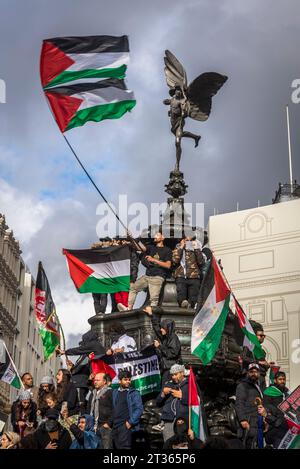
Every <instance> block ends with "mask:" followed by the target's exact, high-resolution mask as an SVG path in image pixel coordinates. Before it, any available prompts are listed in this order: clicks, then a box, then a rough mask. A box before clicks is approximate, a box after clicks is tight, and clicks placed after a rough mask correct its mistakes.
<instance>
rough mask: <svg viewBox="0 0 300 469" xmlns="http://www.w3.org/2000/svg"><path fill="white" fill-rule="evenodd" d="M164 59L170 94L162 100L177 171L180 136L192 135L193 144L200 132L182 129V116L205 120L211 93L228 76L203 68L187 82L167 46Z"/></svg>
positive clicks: (214, 92)
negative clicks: (173, 147) (169, 121)
mask: <svg viewBox="0 0 300 469" xmlns="http://www.w3.org/2000/svg"><path fill="white" fill-rule="evenodd" d="M164 62H165V75H166V80H167V85H168V86H169V88H170V90H169V95H170V96H171V98H170V99H165V100H164V101H163V103H164V104H166V105H169V106H170V109H169V112H168V114H169V116H170V120H171V132H172V133H173V134H174V135H175V146H176V166H175V172H179V163H180V159H181V153H182V148H181V139H182V138H184V137H186V138H192V139H194V141H195V147H197V146H198V144H199V140H200V138H201V137H200V135H196V134H193V133H192V132H188V131H186V130H184V126H185V119H186V118H187V117H191V118H192V119H195V120H197V121H202V122H203V121H206V120H207V119H208V117H209V115H210V111H211V104H212V97H213V96H214V95H215V94H216V93H217V92H218V91H219V89H220V88H221V87H222V86H223V85H224V83H225V82H226V80H227V78H228V77H226V76H225V75H221V74H220V73H215V72H206V73H202V74H201V75H199V76H198V77H197V78H195V80H193V81H192V82H191V83H190V84H189V85H188V82H187V76H186V72H185V69H184V68H183V66H182V65H181V63H180V62H179V60H178V59H177V58H176V57H175V55H174V54H172V53H171V52H170V51H169V50H166V51H165V57H164Z"/></svg>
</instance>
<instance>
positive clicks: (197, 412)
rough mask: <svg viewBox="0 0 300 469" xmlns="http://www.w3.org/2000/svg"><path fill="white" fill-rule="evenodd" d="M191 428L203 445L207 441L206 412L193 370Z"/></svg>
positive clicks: (190, 382)
mask: <svg viewBox="0 0 300 469" xmlns="http://www.w3.org/2000/svg"><path fill="white" fill-rule="evenodd" d="M189 428H191V429H192V430H193V432H194V434H195V436H196V438H199V439H200V440H201V441H202V442H203V443H204V442H205V441H206V438H207V429H206V421H205V411H204V407H203V403H202V399H201V398H200V393H199V392H198V388H197V383H196V379H195V375H194V373H193V370H192V368H190V375H189Z"/></svg>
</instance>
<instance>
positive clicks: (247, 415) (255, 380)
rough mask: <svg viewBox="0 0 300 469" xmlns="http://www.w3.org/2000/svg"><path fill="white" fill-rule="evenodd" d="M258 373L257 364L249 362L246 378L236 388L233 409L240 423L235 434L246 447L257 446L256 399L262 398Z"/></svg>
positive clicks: (257, 420) (257, 415)
mask: <svg viewBox="0 0 300 469" xmlns="http://www.w3.org/2000/svg"><path fill="white" fill-rule="evenodd" d="M259 374H260V371H259V365H258V364H256V363H251V364H250V365H249V367H248V373H247V376H246V378H243V379H242V380H241V382H240V383H239V384H238V386H237V388H236V401H235V409H236V414H237V418H238V421H239V424H240V427H239V428H238V434H237V436H238V438H240V439H241V440H242V441H243V443H244V445H245V447H246V448H247V449H250V448H256V447H257V436H258V422H259V419H258V417H259V414H258V405H257V403H256V399H257V398H258V399H259V400H261V401H262V399H263V393H262V390H261V388H260V386H259Z"/></svg>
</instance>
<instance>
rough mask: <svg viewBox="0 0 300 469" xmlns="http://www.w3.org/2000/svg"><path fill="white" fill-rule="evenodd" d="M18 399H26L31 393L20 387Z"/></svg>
mask: <svg viewBox="0 0 300 469" xmlns="http://www.w3.org/2000/svg"><path fill="white" fill-rule="evenodd" d="M18 397H19V401H27V400H29V399H31V393H30V391H27V390H25V389H21V391H20V392H19V396H18Z"/></svg>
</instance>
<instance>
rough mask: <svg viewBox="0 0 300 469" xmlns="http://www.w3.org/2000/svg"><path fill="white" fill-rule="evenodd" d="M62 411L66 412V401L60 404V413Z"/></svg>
mask: <svg viewBox="0 0 300 469" xmlns="http://www.w3.org/2000/svg"><path fill="white" fill-rule="evenodd" d="M64 410H68V402H67V401H64V402H62V404H61V413H62V412H63V411H64Z"/></svg>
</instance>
